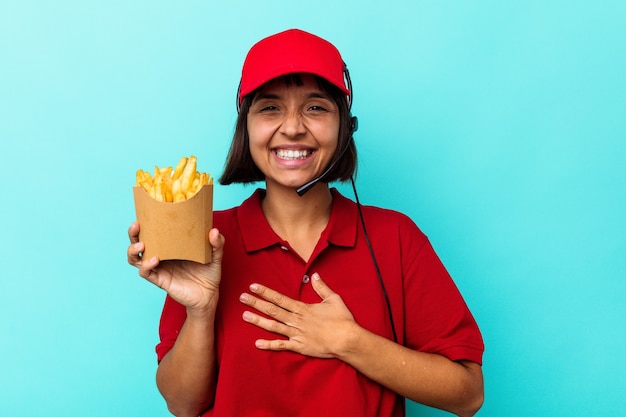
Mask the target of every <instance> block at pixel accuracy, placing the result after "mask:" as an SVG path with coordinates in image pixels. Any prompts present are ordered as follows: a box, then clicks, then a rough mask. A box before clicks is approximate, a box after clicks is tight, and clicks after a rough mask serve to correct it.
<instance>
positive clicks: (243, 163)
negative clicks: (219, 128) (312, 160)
mask: <svg viewBox="0 0 626 417" xmlns="http://www.w3.org/2000/svg"><path fill="white" fill-rule="evenodd" d="M315 78H316V81H317V83H318V86H319V87H320V89H321V90H322V91H323V92H325V93H326V94H328V95H329V96H330V98H331V99H332V100H333V101H334V102H335V104H336V105H337V107H338V109H339V137H338V141H337V149H336V150H335V154H334V155H333V158H332V159H331V161H334V160H335V158H339V157H340V153H341V151H342V150H343V149H344V148H345V147H348V149H347V150H346V152H345V153H344V154H343V156H341V160H339V161H337V163H336V164H335V166H334V167H333V169H332V170H331V171H330V172H329V173H328V174H327V175H326V176H325V177H324V178H323V182H326V183H328V182H332V181H348V180H350V178H352V176H353V175H354V173H355V172H356V167H357V153H356V146H355V145H354V140H353V139H352V133H353V127H352V125H353V121H352V117H351V114H350V109H349V107H348V100H347V98H346V96H345V94H344V93H343V92H342V91H341V90H339V89H338V88H337V87H335V86H334V85H333V84H331V83H330V82H328V81H326V80H325V79H323V78H321V77H317V76H315ZM280 79H282V80H284V82H285V83H286V84H287V85H291V84H296V85H302V78H301V76H300V75H299V74H289V75H285V76H282V77H280ZM262 88H263V86H261V87H259V88H258V89H256V90H255V91H253V92H252V93H250V94H248V95H246V96H245V97H244V98H243V100H242V101H241V106H240V108H239V115H238V116H237V123H236V124H235V133H234V135H233V141H232V143H231V145H230V150H229V151H228V157H227V158H226V164H225V166H224V173H223V174H222V176H221V177H220V179H219V182H220V184H222V185H228V184H232V183H242V184H247V183H252V182H257V181H264V180H265V175H264V174H263V172H261V170H260V169H259V168H258V167H257V166H256V164H255V163H254V161H253V160H252V155H251V154H250V139H249V136H248V111H249V110H250V106H251V105H252V100H253V99H254V97H255V96H256V94H257V92H258V91H259V90H260V89H262Z"/></svg>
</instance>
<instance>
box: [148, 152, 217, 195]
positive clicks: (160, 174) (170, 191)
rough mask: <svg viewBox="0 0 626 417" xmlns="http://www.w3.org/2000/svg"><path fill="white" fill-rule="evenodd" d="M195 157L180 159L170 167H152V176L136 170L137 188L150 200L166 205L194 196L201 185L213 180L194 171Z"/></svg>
mask: <svg viewBox="0 0 626 417" xmlns="http://www.w3.org/2000/svg"><path fill="white" fill-rule="evenodd" d="M196 167H197V159H196V157H195V156H193V155H192V156H190V157H189V158H187V157H182V158H181V159H180V161H179V162H178V165H176V168H175V169H174V170H172V167H166V168H159V167H158V166H155V167H154V175H150V173H149V172H146V171H144V170H142V169H139V170H137V186H138V187H142V188H143V189H144V190H146V192H147V193H148V194H150V196H151V197H152V198H154V199H155V200H157V201H163V202H166V203H178V202H180V201H185V200H189V199H190V198H191V197H193V196H194V195H196V193H197V192H198V191H200V188H201V187H202V186H203V185H208V184H213V178H212V177H211V176H210V175H209V174H207V173H206V172H198V171H197V170H196Z"/></svg>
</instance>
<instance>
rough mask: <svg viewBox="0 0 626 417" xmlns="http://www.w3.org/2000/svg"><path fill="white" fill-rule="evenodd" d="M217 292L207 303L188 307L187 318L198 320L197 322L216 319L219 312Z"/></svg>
mask: <svg viewBox="0 0 626 417" xmlns="http://www.w3.org/2000/svg"><path fill="white" fill-rule="evenodd" d="M218 298H219V297H218V294H217V292H216V293H215V294H214V295H212V296H211V297H209V299H208V300H207V301H206V303H204V304H202V305H195V306H187V309H186V311H187V318H188V319H189V318H191V319H197V320H211V321H213V319H214V318H215V311H216V310H217V301H218Z"/></svg>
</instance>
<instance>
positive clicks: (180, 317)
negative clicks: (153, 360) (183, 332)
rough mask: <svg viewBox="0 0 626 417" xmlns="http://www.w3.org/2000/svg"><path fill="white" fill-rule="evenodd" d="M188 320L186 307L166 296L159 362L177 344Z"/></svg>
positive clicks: (161, 324)
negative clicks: (181, 330)
mask: <svg viewBox="0 0 626 417" xmlns="http://www.w3.org/2000/svg"><path fill="white" fill-rule="evenodd" d="M186 318H187V311H186V310H185V307H184V306H183V305H182V304H179V303H178V302H176V301H174V300H173V299H172V298H171V297H170V296H169V295H168V296H166V297H165V305H164V306H163V312H162V313H161V322H160V324H159V338H160V342H159V344H157V345H156V353H157V360H158V361H159V362H160V361H161V360H162V359H163V357H164V356H165V354H166V353H167V352H169V351H170V349H171V348H172V347H173V346H174V343H176V339H177V338H178V333H180V329H181V328H182V327H183V324H184V323H185V319H186Z"/></svg>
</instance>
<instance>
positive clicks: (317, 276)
mask: <svg viewBox="0 0 626 417" xmlns="http://www.w3.org/2000/svg"><path fill="white" fill-rule="evenodd" d="M311 278H313V279H314V280H315V281H319V280H320V274H318V273H317V272H314V273H313V275H312V276H311Z"/></svg>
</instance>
